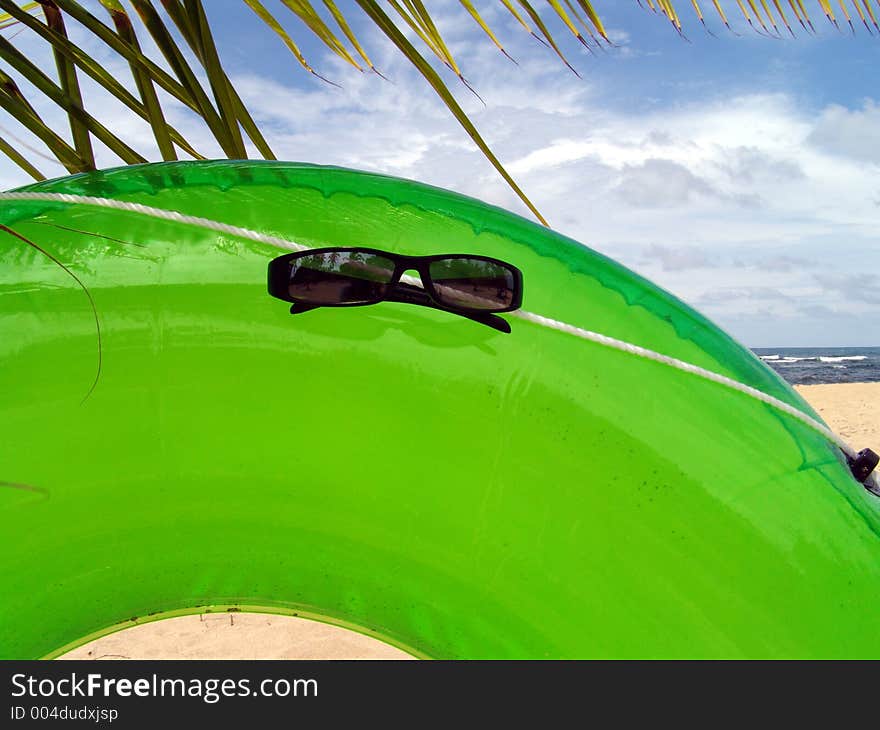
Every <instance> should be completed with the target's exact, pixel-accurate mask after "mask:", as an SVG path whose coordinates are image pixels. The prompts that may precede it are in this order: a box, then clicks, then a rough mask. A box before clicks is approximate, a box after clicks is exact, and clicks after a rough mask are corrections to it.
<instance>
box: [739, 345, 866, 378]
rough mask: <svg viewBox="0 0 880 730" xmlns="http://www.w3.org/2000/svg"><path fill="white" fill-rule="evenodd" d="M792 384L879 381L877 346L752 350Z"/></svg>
mask: <svg viewBox="0 0 880 730" xmlns="http://www.w3.org/2000/svg"><path fill="white" fill-rule="evenodd" d="M753 352H754V353H755V354H756V355H758V357H760V358H761V359H762V360H763V361H764V362H765V363H766V364H767V365H769V366H770V367H771V368H773V369H774V370H775V371H776V372H777V373H779V374H780V375H781V376H782V377H783V378H785V379H786V380H787V381H788V382H789V383H791V384H792V385H814V384H816V383H872V382H877V381H880V347H817V348H812V347H769V348H754V349H753Z"/></svg>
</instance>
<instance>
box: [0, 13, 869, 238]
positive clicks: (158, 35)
mask: <svg viewBox="0 0 880 730" xmlns="http://www.w3.org/2000/svg"><path fill="white" fill-rule="evenodd" d="M228 1H230V2H231V0H228ZM240 1H241V2H243V3H244V4H245V6H247V7H248V8H249V9H250V10H251V11H253V13H254V15H255V17H256V18H257V19H258V21H259V22H260V24H261V26H262V27H263V28H265V30H266V31H267V33H268V34H269V35H270V36H276V37H277V38H279V39H280V41H281V42H283V43H284V44H285V46H286V47H287V48H288V49H289V50H290V52H291V54H292V55H293V56H294V57H295V59H296V62H297V64H295V65H298V66H300V67H301V68H302V69H304V70H305V71H306V72H308V73H311V74H314V75H315V76H317V77H319V78H321V79H324V77H323V76H322V75H321V74H320V73H319V72H318V70H316V69H315V68H314V67H313V66H312V65H311V64H310V63H309V62H308V61H307V60H306V58H305V56H304V55H303V52H302V50H301V48H303V47H304V46H303V45H302V44H301V42H300V41H299V38H298V37H297V36H296V34H294V33H293V32H292V31H291V30H289V29H288V28H287V27H286V21H287V20H288V19H291V18H292V19H295V24H296V25H297V26H298V30H299V32H300V33H303V34H306V35H309V36H311V37H313V38H315V39H317V40H318V41H320V43H321V44H322V46H323V47H324V48H326V49H327V50H328V51H329V52H330V53H332V54H333V55H335V56H336V57H338V58H340V59H342V60H343V61H344V62H345V63H346V64H347V65H349V66H351V67H352V68H354V69H357V70H360V71H363V70H364V68H365V67H366V68H369V69H371V70H372V71H374V72H376V73H377V74H378V73H379V72H378V71H377V69H376V67H375V66H374V64H373V62H372V61H371V60H370V56H369V55H368V53H367V50H366V48H365V47H364V45H363V44H362V43H361V42H360V40H359V39H358V37H357V35H356V34H355V33H354V31H353V30H352V27H353V23H352V20H353V17H352V16H353V15H354V11H355V9H358V10H359V11H361V12H362V13H363V14H364V15H365V16H366V19H367V20H368V21H369V22H371V23H372V24H373V25H374V26H375V27H376V28H377V29H379V30H380V31H381V34H382V36H384V38H385V39H386V40H387V42H389V43H390V44H391V45H392V46H393V47H394V48H395V49H396V50H397V51H398V52H399V53H400V54H402V56H403V57H404V58H406V59H407V60H408V61H409V63H411V64H412V65H413V67H414V68H415V69H416V70H417V71H418V73H419V74H420V75H421V76H422V77H423V78H424V79H425V81H426V82H427V83H428V85H429V86H430V87H431V88H432V89H433V91H434V92H435V93H436V94H437V96H438V97H439V98H440V99H441V100H442V102H443V103H444V104H445V105H446V107H447V108H448V109H449V111H450V113H451V114H452V115H453V117H454V118H455V119H456V121H457V122H458V123H459V124H460V125H461V127H462V129H463V130H464V132H465V133H466V134H467V135H468V136H469V137H470V139H471V140H472V141H473V143H474V144H475V145H476V146H477V148H478V149H480V151H481V152H482V153H483V154H484V155H485V156H486V158H487V160H488V161H489V162H490V164H491V165H492V166H493V167H495V169H496V170H497V171H498V173H499V174H500V175H501V176H502V177H503V178H504V180H505V181H506V182H507V183H508V185H510V186H511V188H512V189H513V190H514V191H515V192H516V194H517V195H518V196H519V197H520V199H521V200H522V201H523V202H524V204H525V205H526V206H527V207H528V208H529V209H530V210H532V212H533V213H534V214H535V215H536V216H537V217H538V219H539V220H542V221H543V218H541V215H540V213H539V212H538V210H537V208H536V207H535V206H534V204H533V203H532V202H531V201H530V200H529V199H528V197H527V196H526V195H525V193H524V192H523V191H522V190H521V189H520V188H519V187H518V185H517V184H516V182H515V181H514V180H513V178H512V177H511V176H510V174H509V173H508V172H507V171H506V170H505V168H504V166H503V165H502V163H501V162H500V160H498V158H497V157H496V156H495V155H494V154H493V152H492V150H491V149H490V148H489V146H488V145H487V144H486V142H485V140H484V139H483V137H482V136H481V135H480V133H479V132H478V131H477V129H476V127H475V126H474V124H473V122H472V121H471V120H470V119H469V118H468V116H467V115H466V114H465V112H464V111H463V109H462V108H461V106H460V105H459V104H458V102H457V101H456V98H455V96H454V94H453V93H452V91H451V90H450V88H449V87H448V86H447V84H446V83H445V82H444V81H443V79H442V78H441V76H440V73H438V71H437V70H435V68H434V66H433V65H432V64H431V63H430V62H429V61H428V59H427V58H426V56H425V55H423V53H422V52H421V51H420V50H419V49H418V48H417V46H421V48H422V51H425V52H426V54H427V56H430V57H433V58H434V59H436V61H435V64H440V65H441V66H442V67H444V68H446V69H448V71H449V72H451V73H452V74H454V75H455V76H456V77H457V79H458V80H459V81H460V82H461V83H462V84H464V85H465V86H466V87H467V88H468V89H471V90H472V91H474V90H473V89H472V88H471V86H470V85H469V84H468V82H467V81H466V79H465V72H466V69H463V68H462V67H461V66H460V65H459V62H458V60H457V59H456V58H455V57H454V55H453V53H452V51H451V49H450V46H449V44H448V43H447V42H446V39H445V37H444V35H443V33H442V32H441V30H440V27H439V26H438V23H437V18H436V17H435V15H432V14H431V10H429V7H428V3H426V2H424V0H384V3H381V4H380V0H355V2H354V3H351V4H349V5H347V6H345V7H346V10H345V12H343V11H342V10H340V8H339V5H337V3H336V2H335V1H334V0H322V2H321V3H314V2H313V1H312V0H272V1H273V2H275V3H276V4H277V5H278V7H279V9H280V11H281V13H280V15H279V14H277V13H273V12H272V11H270V9H269V7H268V4H269V2H270V0H240ZM636 1H637V2H639V4H640V5H642V6H643V7H646V9H647V10H648V11H651V12H653V13H654V14H656V15H657V17H658V19H662V20H663V21H665V22H667V23H669V25H671V26H672V29H673V31H674V32H675V33H677V34H680V35H683V34H684V32H685V29H686V26H687V19H686V18H685V19H683V18H682V16H681V15H680V13H679V10H678V7H679V6H682V7H685V8H687V7H689V8H690V10H691V11H692V13H693V17H694V19H695V22H696V23H697V24H698V27H700V26H702V27H705V28H706V30H707V31H708V32H709V33H710V34H712V35H714V33H712V30H711V24H712V21H713V18H717V20H718V21H719V22H720V24H721V25H722V26H723V27H725V28H727V29H728V30H729V31H731V32H732V33H734V34H736V35H739V33H737V31H736V30H735V29H734V27H733V25H734V23H733V22H732V21H731V17H730V16H729V15H728V13H729V12H731V11H732V15H734V16H735V15H737V14H738V15H739V16H741V18H742V22H744V23H745V24H746V26H748V27H750V28H751V29H752V30H754V31H755V32H757V33H758V34H760V35H763V36H768V37H773V38H779V37H781V36H782V34H783V33H785V34H787V35H791V36H794V35H795V27H798V28H799V29H801V30H803V31H805V32H807V33H812V34H815V33H816V28H815V27H814V25H813V21H812V19H811V18H810V15H809V13H808V9H807V4H808V3H807V4H805V0H689V1H688V2H685V1H684V0H636ZM814 1H815V3H816V6H818V8H819V10H820V11H821V13H822V14H823V15H824V16H825V18H826V19H827V21H828V22H829V23H830V24H831V25H832V26H835V27H837V26H838V25H839V22H838V17H837V16H836V15H835V9H834V7H833V6H832V0H814ZM496 2H497V3H498V7H499V8H500V9H501V11H502V12H501V13H500V14H498V17H499V18H501V19H502V20H500V21H496V22H494V23H490V22H488V21H487V20H486V18H487V17H488V16H487V14H486V13H485V11H483V7H484V6H483V5H482V4H477V3H474V2H472V0H459V2H458V4H457V5H454V6H452V7H453V8H454V9H455V10H456V11H457V12H460V13H462V14H464V15H466V16H467V17H468V18H470V19H471V20H472V21H473V22H475V23H476V24H477V26H479V28H480V29H481V30H482V32H483V34H485V36H486V38H487V39H488V40H487V42H491V43H493V44H494V45H495V46H496V47H497V48H498V49H499V50H500V51H501V52H502V53H504V54H505V55H508V53H507V50H506V47H505V45H504V42H503V40H502V37H503V33H502V30H504V31H507V30H509V28H508V27H507V26H513V27H514V28H521V29H522V30H524V31H525V32H527V33H529V34H531V35H532V36H533V37H534V38H536V39H537V40H538V41H540V43H541V45H543V46H546V49H549V51H550V52H552V53H554V54H555V55H556V56H557V57H558V58H559V59H560V61H561V62H562V63H563V64H565V66H567V67H568V68H570V69H571V70H572V71H574V73H576V74H577V73H578V71H577V70H576V68H575V65H574V63H573V62H572V60H570V59H569V57H567V56H566V53H565V51H564V50H563V43H562V39H561V38H559V34H560V33H561V34H562V35H563V36H565V35H566V34H571V35H572V36H574V38H575V39H577V41H578V42H579V43H580V44H581V46H583V48H584V49H586V50H587V51H589V52H590V53H593V52H594V49H596V48H604V45H603V44H607V45H609V46H610V45H613V43H612V42H611V40H610V39H609V36H608V32H607V31H606V29H605V27H604V25H603V22H602V19H601V17H600V14H599V12H597V10H596V8H595V7H594V3H593V2H591V1H590V0H543V2H540V3H539V2H537V1H536V0H532V1H530V0H496ZM710 2H711V5H710ZM98 3H99V4H100V6H101V7H102V8H103V10H104V11H106V12H107V14H108V16H109V19H110V23H111V24H110V25H108V24H106V23H105V22H103V21H102V20H100V19H99V18H97V17H96V16H95V15H93V14H92V13H90V12H89V11H88V10H87V9H86V8H85V7H84V5H83V4H82V3H81V2H78V1H77V0H38V1H37V2H21V0H0V31H3V30H4V29H7V28H11V27H13V26H20V27H21V28H22V29H25V30H27V31H29V32H30V33H31V34H32V35H35V36H37V37H39V38H40V39H42V40H43V41H44V42H45V43H46V44H47V46H48V48H49V49H50V50H51V52H52V55H53V58H54V61H55V78H54V79H53V78H52V77H50V75H49V74H48V73H47V70H46V69H44V68H41V67H40V66H38V65H37V64H36V63H34V62H33V60H32V59H30V58H29V57H28V55H27V54H24V53H23V52H22V51H20V50H19V49H18V48H17V47H16V45H15V43H13V39H12V38H6V37H4V36H3V35H0V108H2V109H3V110H4V111H5V112H6V113H7V114H8V115H9V116H10V117H12V119H13V120H14V121H15V122H16V123H17V124H18V125H19V126H20V127H21V128H23V129H24V130H26V131H27V132H28V133H30V134H31V135H33V136H34V137H35V138H36V139H37V140H38V142H36V143H35V144H38V145H43V146H44V147H45V149H46V152H45V153H43V152H40V151H38V150H37V149H36V148H35V147H33V146H31V144H29V143H25V142H23V141H22V140H20V139H19V138H18V137H16V136H15V134H14V133H12V132H7V131H6V130H4V131H3V136H2V137H0V154H2V155H5V156H6V157H8V158H9V159H10V160H11V161H12V162H13V163H14V164H15V165H17V166H18V167H19V168H21V169H22V170H23V171H24V172H25V173H27V174H28V175H29V176H31V177H33V178H34V179H43V174H42V173H41V172H40V171H39V170H38V169H37V167H36V166H35V165H34V164H33V162H32V161H31V160H29V155H37V156H40V157H48V158H49V159H52V160H57V161H58V163H59V164H61V165H63V166H64V167H65V168H66V169H67V170H68V171H70V172H80V171H83V170H90V169H94V168H95V166H96V161H95V153H94V151H93V142H94V141H97V142H100V143H101V144H102V145H103V146H104V147H106V148H107V149H109V150H110V151H111V152H113V153H114V154H115V155H116V156H118V157H119V159H120V160H122V161H123V162H125V163H136V162H142V161H144V160H145V157H144V156H143V155H142V154H141V153H140V152H139V151H137V150H135V149H134V148H133V147H132V146H130V144H129V143H128V142H127V141H126V140H124V139H122V138H121V137H120V136H119V134H120V133H119V132H118V131H117V130H112V129H110V128H108V125H107V124H106V123H103V122H102V121H101V120H100V119H98V118H96V117H95V116H93V115H92V114H91V113H89V111H87V107H88V106H89V99H88V98H85V97H84V94H83V92H82V90H81V86H80V79H81V78H82V77H83V76H82V75H85V76H87V77H89V79H91V81H93V82H94V83H96V84H97V85H98V86H99V87H100V88H101V89H103V90H104V91H105V92H107V94H109V95H110V96H111V97H113V98H115V99H117V100H118V101H119V102H121V103H122V104H124V105H125V106H126V107H127V108H128V109H130V110H131V111H132V112H134V113H135V114H136V115H137V116H139V117H140V118H141V119H144V120H146V121H147V122H148V123H149V125H150V127H151V129H152V131H153V135H154V137H155V141H156V147H157V149H158V156H159V157H160V158H161V159H163V160H174V159H177V158H178V154H179V153H181V154H183V155H185V156H189V157H193V158H201V154H200V153H199V152H198V150H197V149H196V147H195V146H194V145H192V144H191V143H190V142H189V141H188V140H187V139H185V138H184V136H183V135H182V134H181V133H180V132H179V131H178V130H177V129H175V128H174V127H173V126H172V125H171V124H170V123H169V122H168V119H167V116H166V114H165V112H164V111H163V108H162V103H161V99H162V98H163V97H164V98H169V97H170V98H171V99H173V100H175V101H177V102H179V103H180V104H182V105H184V106H185V107H186V108H187V109H188V110H190V111H191V112H192V113H194V114H195V115H196V116H197V117H198V118H200V119H201V120H202V122H203V124H204V126H205V129H206V131H207V132H208V133H210V134H211V136H212V137H213V139H214V141H215V142H216V143H217V145H218V146H219V148H220V149H222V150H223V153H224V154H225V155H226V156H228V157H230V158H243V157H246V156H247V150H248V149H249V145H252V147H251V148H256V150H257V151H258V152H259V154H260V155H262V156H263V157H265V158H267V159H274V154H273V152H272V149H271V147H270V145H269V143H268V142H267V140H266V139H265V137H264V136H263V134H262V132H261V131H260V129H259V126H258V125H257V123H256V121H255V120H254V119H253V117H252V116H251V114H250V113H249V112H248V110H247V107H246V106H245V104H244V102H243V100H242V99H241V96H240V95H239V93H238V91H237V89H236V88H235V86H234V85H233V84H232V82H231V81H230V78H229V76H228V74H227V72H226V70H225V68H224V65H223V62H222V58H221V55H222V54H221V49H219V48H218V46H217V43H216V42H215V39H214V35H213V33H212V30H211V24H210V22H209V16H208V11H210V12H219V11H216V10H215V8H216V7H218V6H217V5H216V4H214V3H211V4H209V5H208V6H207V8H206V4H205V3H204V2H203V0H98ZM874 3H876V4H877V8H875V7H873V4H872V3H871V0H849V5H851V7H849V5H848V4H847V3H846V2H845V0H838V5H839V13H840V17H841V18H842V19H843V21H844V22H846V23H847V24H848V26H849V27H850V29H851V30H852V32H853V33H855V32H856V27H857V26H861V27H863V28H864V29H865V30H867V31H868V32H869V33H872V34H873V32H874V31H877V32H878V33H880V25H878V21H877V14H878V13H877V10H878V9H880V0H874ZM382 5H385V6H387V8H388V12H386V10H385V9H383V7H382ZM478 7H479V9H478ZM129 8H131V9H132V10H133V11H134V12H133V14H132V13H131V10H129ZM713 11H714V12H713ZM737 11H738V13H737ZM40 16H42V20H41V19H40ZM282 16H283V17H282ZM67 20H70V21H72V22H73V23H75V24H76V25H77V26H78V28H79V30H81V31H84V32H85V33H86V34H88V35H90V36H91V37H93V38H94V39H97V40H99V41H101V42H102V43H103V44H105V45H106V46H107V47H108V48H109V49H110V50H111V52H112V53H113V54H115V55H116V56H117V57H118V58H119V59H124V60H125V61H126V62H127V64H128V68H129V71H130V74H131V79H130V83H126V82H125V80H124V79H119V78H117V76H116V75H114V74H113V73H111V72H110V71H109V70H108V69H107V68H106V67H105V65H103V64H102V63H100V62H99V61H97V60H96V59H95V58H94V57H93V56H92V55H90V54H89V53H87V52H86V51H85V50H84V48H83V47H82V46H81V45H78V44H77V43H75V42H74V41H73V40H72V39H71V37H70V36H69V35H68V33H67V25H66V21H67ZM361 20H363V16H361ZM493 25H494V26H495V27H493ZM138 27H139V28H140V29H141V32H146V33H147V34H148V35H149V37H150V39H151V40H152V43H153V44H155V47H156V49H158V52H159V53H160V54H161V56H162V58H163V59H164V62H165V63H166V64H167V68H169V69H170V72H169V71H166V70H165V69H164V68H163V67H162V65H161V64H160V63H158V62H157V61H156V60H154V59H152V58H150V57H149V56H148V55H147V54H146V53H145V52H144V50H143V47H142V45H141V43H140V41H139V39H138V36H137V30H136V28H138ZM536 52H542V51H541V49H540V47H538V46H536ZM508 57H509V55H508ZM572 58H573V57H572ZM193 59H194V60H193ZM511 60H512V59H511ZM441 71H442V68H441ZM12 74H17V75H18V77H20V78H21V79H22V80H24V81H26V82H27V83H26V84H24V85H23V86H20V85H19V84H17V83H16V81H15V80H14V78H13V76H12ZM379 75H380V76H381V74H379ZM324 80H326V79H324ZM331 83H332V82H331ZM23 88H24V89H25V90H26V93H25V92H23V91H22V89H23ZM132 89H133V90H134V93H133V91H132ZM474 93H475V94H476V91H474ZM47 104H48V105H49V106H53V105H54V107H55V108H56V109H57V110H60V111H61V112H62V113H63V114H64V115H65V117H66V118H67V121H68V126H69V139H65V138H64V135H62V134H61V133H59V132H58V131H56V130H55V129H53V128H52V127H51V126H50V125H48V124H47V123H46V121H45V120H44V119H43V118H42V117H41V116H40V114H38V112H37V111H36V109H37V108H40V109H44V110H45V109H46V108H47Z"/></svg>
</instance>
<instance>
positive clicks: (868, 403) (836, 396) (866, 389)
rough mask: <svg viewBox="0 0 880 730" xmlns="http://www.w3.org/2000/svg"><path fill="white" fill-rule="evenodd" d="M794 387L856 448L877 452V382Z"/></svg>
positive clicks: (879, 399)
mask: <svg viewBox="0 0 880 730" xmlns="http://www.w3.org/2000/svg"><path fill="white" fill-rule="evenodd" d="M796 390H797V391H798V392H800V394H801V395H802V396H803V397H804V398H805V399H806V400H807V402H808V403H809V404H810V405H811V406H813V408H815V409H816V411H818V413H819V415H820V416H822V418H823V419H824V420H825V422H826V423H827V424H828V425H829V426H830V427H831V428H832V430H834V431H835V432H836V433H838V434H840V435H841V436H843V438H845V439H846V440H847V441H849V443H850V445H851V446H852V447H853V448H855V449H856V451H859V450H861V449H864V448H869V449H874V451H876V452H877V453H880V383H839V384H834V385H799V386H797V387H796Z"/></svg>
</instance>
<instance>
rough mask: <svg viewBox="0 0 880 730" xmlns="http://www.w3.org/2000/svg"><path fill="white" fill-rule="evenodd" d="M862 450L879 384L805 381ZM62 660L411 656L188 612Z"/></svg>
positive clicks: (355, 639)
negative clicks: (833, 383) (817, 383)
mask: <svg viewBox="0 0 880 730" xmlns="http://www.w3.org/2000/svg"><path fill="white" fill-rule="evenodd" d="M798 391H800V393H801V394H802V395H803V396H804V398H806V400H807V401H808V402H809V403H810V404H811V405H812V406H813V407H814V408H815V409H816V410H817V411H818V412H819V414H820V415H821V416H822V418H824V419H825V421H826V422H827V423H828V425H829V426H831V428H832V429H834V430H835V431H836V432H837V433H839V434H840V435H842V436H843V437H844V438H845V439H847V441H849V442H850V444H851V445H852V446H853V447H855V448H856V449H863V448H865V447H868V448H872V449H874V450H875V451H878V452H880V383H846V384H838V385H809V386H799V387H798ZM62 658H63V659H408V658H411V657H409V655H407V654H405V653H404V652H402V651H400V650H398V649H395V648H393V647H390V646H388V645H387V644H384V643H382V642H380V641H377V640H376V639H373V638H370V637H367V636H363V635H361V634H357V633H355V632H353V631H348V630H346V629H341V628H337V627H335V626H328V625H326V624H321V623H317V622H314V621H307V620H305V619H301V618H292V617H290V618H288V617H282V616H267V615H261V614H244V613H240V614H234V615H229V614H206V615H202V616H183V617H179V618H173V619H168V620H166V621H156V622H153V623H149V624H144V625H142V626H136V627H133V628H131V629H126V630H125V631H120V632H117V633H115V634H111V635H110V636H105V637H103V638H101V639H97V640H96V641H93V642H90V643H89V644H86V645H85V646H82V647H80V648H79V649H75V650H74V651H72V652H70V653H68V654H66V655H64V657H62Z"/></svg>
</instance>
